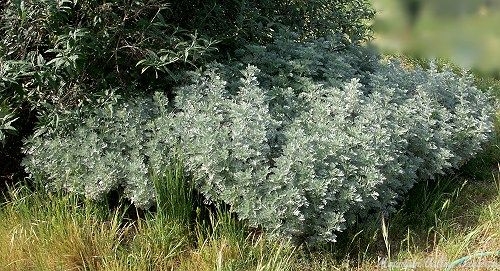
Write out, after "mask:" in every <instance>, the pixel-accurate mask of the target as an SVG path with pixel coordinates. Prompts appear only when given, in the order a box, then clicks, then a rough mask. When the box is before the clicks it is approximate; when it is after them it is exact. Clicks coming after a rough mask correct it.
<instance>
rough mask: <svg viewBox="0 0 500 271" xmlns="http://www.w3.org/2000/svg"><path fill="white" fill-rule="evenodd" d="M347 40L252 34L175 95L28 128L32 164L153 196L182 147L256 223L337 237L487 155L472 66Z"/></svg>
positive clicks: (204, 179)
mask: <svg viewBox="0 0 500 271" xmlns="http://www.w3.org/2000/svg"><path fill="white" fill-rule="evenodd" d="M311 48H313V49H311ZM338 50H339V49H338V47H337V46H336V45H335V43H334V42H332V41H331V40H328V39H324V40H317V41H316V42H312V43H309V44H305V45H304V44H297V43H294V42H289V41H286V40H281V41H277V42H276V43H275V44H273V45H270V46H267V47H264V46H261V47H258V46H254V47H251V46H249V47H247V48H245V49H244V50H242V51H241V52H240V53H241V55H242V56H241V58H239V60H238V61H235V62H233V63H230V64H226V65H222V64H212V65H209V66H208V67H207V68H206V69H205V71H203V72H199V73H196V74H194V75H192V78H193V81H192V83H191V84H188V85H185V86H183V87H180V88H178V89H177V90H176V95H177V96H176V98H175V102H174V103H169V101H168V99H167V98H166V97H165V96H163V95H162V94H159V93H157V94H156V95H155V96H154V97H152V98H148V97H146V98H138V99H136V100H135V101H128V102H126V103H116V104H113V105H110V106H109V107H104V108H98V109H95V110H94V111H93V113H92V114H89V115H88V116H87V117H86V118H84V119H83V121H82V122H81V125H79V126H78V127H77V128H76V129H73V130H69V131H66V132H64V133H63V132H60V133H56V134H47V135H45V136H44V137H36V138H32V139H30V140H28V143H27V145H26V150H25V152H26V153H27V154H28V156H27V158H26V159H25V162H24V164H25V166H26V170H27V171H28V172H29V173H31V174H32V175H33V176H34V177H36V178H37V179H39V180H40V181H43V182H45V184H46V185H47V186H48V187H49V188H55V189H65V190H70V191H75V192H78V193H82V194H85V195H87V196H89V197H91V198H96V199H99V198H102V197H103V196H104V195H106V194H107V193H109V192H110V191H111V190H119V191H123V195H124V196H125V197H127V198H129V199H131V200H132V202H134V203H135V204H136V205H138V206H139V207H147V206H149V205H150V204H151V203H152V202H154V200H155V199H154V193H153V185H152V183H151V181H150V178H149V176H150V175H151V174H161V173H162V169H163V168H164V167H165V166H166V165H168V164H169V163H170V162H171V161H172V159H175V158H176V157H179V155H181V157H182V159H183V163H184V165H185V169H186V171H187V172H189V173H190V175H191V177H192V180H193V182H194V184H195V187H196V188H197V189H198V190H199V191H200V192H201V193H202V194H203V195H204V196H205V197H206V198H207V200H209V201H213V202H221V201H222V202H224V203H227V204H229V205H230V206H231V208H232V211H234V212H236V213H237V214H238V217H239V218H240V219H244V220H246V221H248V223H249V224H250V225H252V226H261V227H263V228H265V229H267V230H269V231H270V232H273V233H274V234H277V235H280V236H287V237H293V238H297V239H301V240H305V241H309V242H323V241H334V240H335V237H336V236H335V233H336V232H340V231H342V230H343V229H345V228H346V227H347V226H349V223H352V222H353V221H355V219H356V218H357V217H360V216H361V217H362V216H365V215H367V214H369V213H370V212H373V211H381V210H382V211H385V212H390V211H392V209H393V206H394V204H395V203H396V201H397V200H398V198H399V197H400V196H401V195H403V194H404V193H405V192H407V191H408V190H409V189H410V188H411V187H412V186H413V184H414V183H415V182H416V181H417V180H420V179H427V178H432V177H433V176H435V175H436V174H441V173H443V172H446V171H448V170H451V169H453V168H456V167H458V166H460V165H461V164H463V163H464V162H465V161H466V160H467V159H469V158H470V157H471V156H473V155H474V154H475V153H477V152H478V151H479V150H480V149H481V144H482V143H484V142H485V141H486V140H488V138H489V136H490V133H491V130H492V120H491V115H492V112H493V107H492V105H491V103H490V101H489V98H488V96H487V95H485V93H483V92H481V91H479V90H478V89H477V88H476V87H475V86H474V85H473V84H472V82H473V80H472V78H471V77H470V76H469V75H467V74H464V75H463V76H457V75H455V74H454V73H452V72H451V71H448V70H444V71H439V70H438V69H437V68H436V67H435V66H432V67H431V68H430V70H423V69H420V68H414V69H404V68H403V67H402V66H401V65H400V64H398V63H397V62H384V61H379V60H377V59H376V57H374V55H373V54H372V53H370V52H369V51H367V50H365V49H360V48H359V47H357V48H356V47H351V48H342V50H341V51H338Z"/></svg>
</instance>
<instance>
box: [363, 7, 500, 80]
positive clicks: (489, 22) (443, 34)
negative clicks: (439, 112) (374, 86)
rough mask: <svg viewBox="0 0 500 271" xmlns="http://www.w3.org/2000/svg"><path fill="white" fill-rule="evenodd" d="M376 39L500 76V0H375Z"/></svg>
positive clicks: (385, 46)
mask: <svg viewBox="0 0 500 271" xmlns="http://www.w3.org/2000/svg"><path fill="white" fill-rule="evenodd" d="M372 3H373V6H374V8H375V10H376V12H377V15H376V20H375V23H374V32H375V37H374V38H375V39H374V43H375V44H376V45H378V46H379V47H380V48H381V49H382V50H384V51H385V52H387V53H401V54H405V55H411V56H415V57H418V58H444V59H447V60H450V61H451V62H453V63H456V64H457V65H460V66H461V67H463V68H467V69H472V70H474V71H476V72H480V73H482V74H484V73H486V74H488V75H489V76H493V77H496V78H499V77H500V61H498V60H499V59H500V27H498V26H499V25H500V0H462V1H455V0H400V1H398V0H372Z"/></svg>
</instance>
